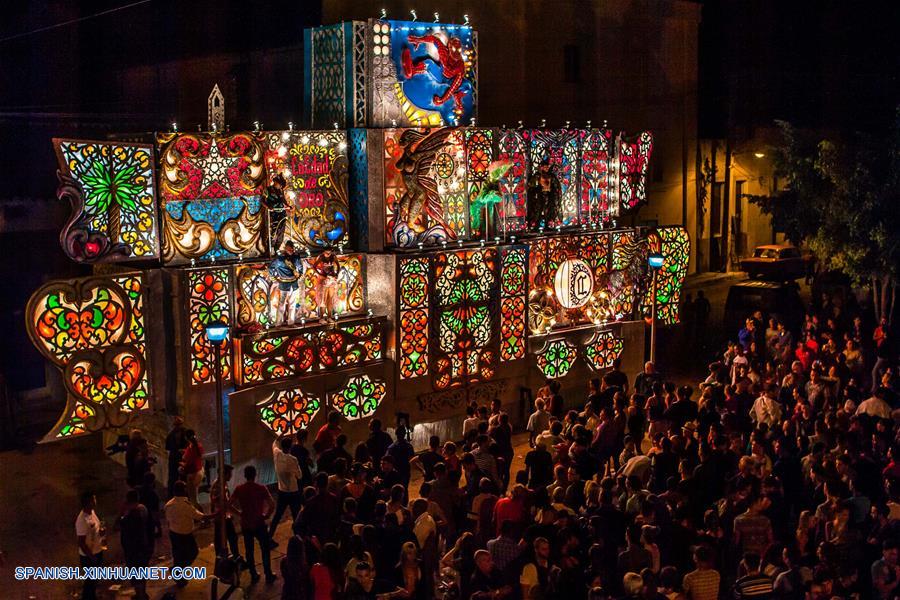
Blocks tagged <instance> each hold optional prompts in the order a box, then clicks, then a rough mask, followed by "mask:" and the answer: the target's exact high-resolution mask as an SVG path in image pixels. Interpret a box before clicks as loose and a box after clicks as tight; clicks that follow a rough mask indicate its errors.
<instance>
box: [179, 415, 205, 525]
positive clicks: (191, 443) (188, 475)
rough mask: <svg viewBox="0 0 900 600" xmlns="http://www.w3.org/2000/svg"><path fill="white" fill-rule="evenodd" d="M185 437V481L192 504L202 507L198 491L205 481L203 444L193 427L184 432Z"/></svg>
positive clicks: (182, 457)
mask: <svg viewBox="0 0 900 600" xmlns="http://www.w3.org/2000/svg"><path fill="white" fill-rule="evenodd" d="M184 439H185V440H187V447H186V448H185V449H184V453H183V454H182V455H181V472H182V474H183V476H184V482H185V484H186V486H187V497H188V500H190V502H191V504H193V505H194V506H196V507H197V508H199V507H200V504H199V503H198V502H197V492H198V490H199V489H200V484H201V483H203V477H204V473H203V445H202V444H201V443H200V440H198V439H197V435H196V434H195V433H194V430H193V429H188V430H187V431H185V432H184Z"/></svg>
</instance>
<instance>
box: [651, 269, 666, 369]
mask: <svg viewBox="0 0 900 600" xmlns="http://www.w3.org/2000/svg"><path fill="white" fill-rule="evenodd" d="M647 264H649V265H650V270H651V271H653V283H652V286H651V292H650V300H651V305H650V362H652V363H653V366H654V367H655V366H656V273H657V272H658V271H659V270H660V269H661V268H662V266H663V255H662V254H660V253H659V252H651V253H650V254H649V255H648V256H647Z"/></svg>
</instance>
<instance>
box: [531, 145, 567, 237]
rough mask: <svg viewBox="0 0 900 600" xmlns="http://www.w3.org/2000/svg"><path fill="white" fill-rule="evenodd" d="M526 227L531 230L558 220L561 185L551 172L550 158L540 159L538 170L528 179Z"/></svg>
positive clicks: (552, 223)
mask: <svg viewBox="0 0 900 600" xmlns="http://www.w3.org/2000/svg"><path fill="white" fill-rule="evenodd" d="M527 198H528V210H527V215H528V227H529V228H530V229H532V230H534V229H541V228H542V227H552V226H554V225H555V224H556V223H558V222H559V205H560V202H561V200H562V187H561V186H560V184H559V179H558V178H557V177H556V175H555V174H554V173H553V168H552V166H551V165H550V159H549V158H544V159H543V160H542V161H541V164H540V167H538V172H537V173H535V174H534V175H532V176H531V178H530V179H529V180H528V191H527Z"/></svg>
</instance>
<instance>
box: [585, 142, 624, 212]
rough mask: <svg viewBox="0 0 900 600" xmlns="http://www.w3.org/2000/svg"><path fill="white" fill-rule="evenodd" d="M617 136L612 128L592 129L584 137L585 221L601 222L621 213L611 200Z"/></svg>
mask: <svg viewBox="0 0 900 600" xmlns="http://www.w3.org/2000/svg"><path fill="white" fill-rule="evenodd" d="M612 149H613V139H612V131H611V130H609V129H589V130H585V131H583V132H582V139H581V222H582V223H589V224H591V225H598V224H601V223H602V222H603V221H604V219H606V218H607V217H611V216H617V215H618V214H619V207H618V206H611V205H610V201H609V161H610V158H611V157H612V154H613V152H612Z"/></svg>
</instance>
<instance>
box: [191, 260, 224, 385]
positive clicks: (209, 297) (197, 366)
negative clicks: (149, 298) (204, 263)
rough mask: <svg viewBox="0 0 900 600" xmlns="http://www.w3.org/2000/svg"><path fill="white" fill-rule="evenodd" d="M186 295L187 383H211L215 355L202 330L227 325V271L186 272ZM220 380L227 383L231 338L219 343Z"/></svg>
mask: <svg viewBox="0 0 900 600" xmlns="http://www.w3.org/2000/svg"><path fill="white" fill-rule="evenodd" d="M186 279H187V292H188V329H189V331H190V336H191V347H190V368H191V383H192V384H193V385H199V384H203V383H213V382H215V364H216V363H215V351H214V349H213V346H212V344H210V342H209V340H208V339H207V337H206V327H207V326H208V325H209V324H211V323H215V322H217V321H224V322H225V323H229V324H230V323H231V302H230V299H229V285H230V281H231V273H230V271H229V269H228V268H227V267H223V268H216V269H191V270H188V271H187V272H186ZM222 379H223V380H224V381H229V380H230V379H231V336H230V335H229V337H228V338H226V339H225V341H224V342H222Z"/></svg>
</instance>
